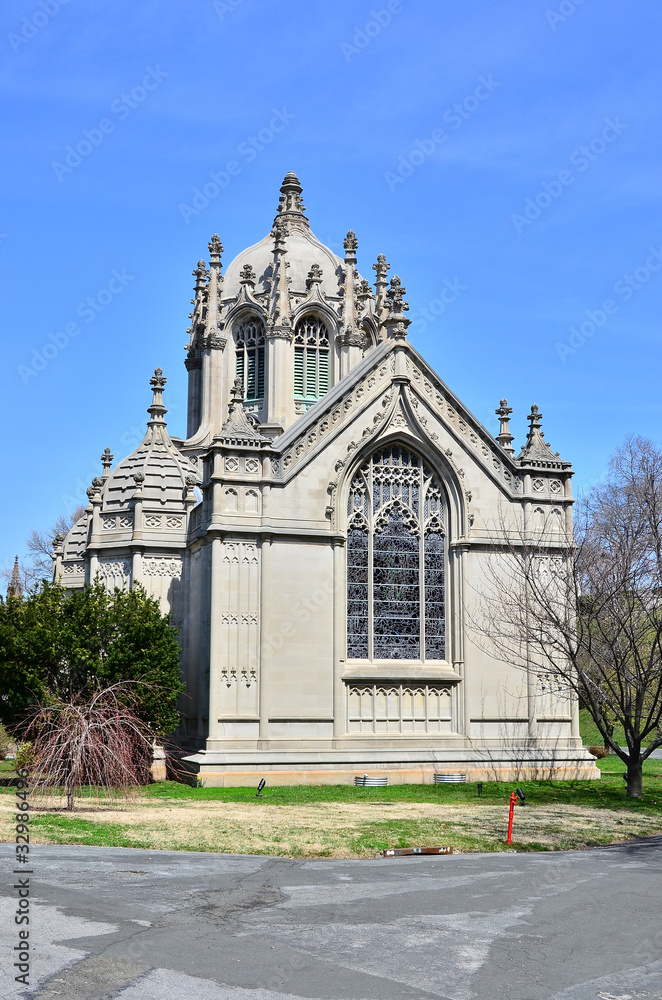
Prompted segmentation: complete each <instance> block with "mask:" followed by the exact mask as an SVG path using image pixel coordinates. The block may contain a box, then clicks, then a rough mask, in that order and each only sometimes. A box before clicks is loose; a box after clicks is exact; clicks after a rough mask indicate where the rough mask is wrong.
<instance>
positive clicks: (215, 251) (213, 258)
mask: <svg viewBox="0 0 662 1000" xmlns="http://www.w3.org/2000/svg"><path fill="white" fill-rule="evenodd" d="M207 246H208V247H209V263H210V264H211V265H212V266H213V265H219V264H220V263H221V254H222V253H223V244H222V243H221V241H220V239H219V238H218V233H214V235H213V236H212V238H211V239H210V241H209V243H208V244H207Z"/></svg>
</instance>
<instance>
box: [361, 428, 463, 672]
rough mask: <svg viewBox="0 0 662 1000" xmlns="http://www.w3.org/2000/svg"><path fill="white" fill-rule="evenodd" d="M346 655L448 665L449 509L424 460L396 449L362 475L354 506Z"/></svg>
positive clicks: (381, 453)
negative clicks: (446, 531) (446, 538)
mask: <svg viewBox="0 0 662 1000" xmlns="http://www.w3.org/2000/svg"><path fill="white" fill-rule="evenodd" d="M347 519H348V526H347V656H348V658H350V659H359V660H443V659H445V657H446V636H445V617H446V616H445V598H444V575H445V574H444V569H445V550H444V504H443V492H442V489H441V485H440V483H439V482H438V480H437V478H436V477H435V476H434V475H433V473H432V472H431V471H430V470H429V469H428V468H427V467H426V466H425V464H424V463H423V460H422V459H421V458H419V456H418V455H415V454H414V453H413V452H411V451H409V450H407V449H406V448H402V447H400V446H399V445H393V446H390V447H388V448H384V449H383V450H382V451H379V452H376V453H375V454H373V455H371V456H370V458H369V459H368V460H367V461H366V462H364V463H363V465H362V466H361V468H360V469H359V470H358V472H357V473H356V474H355V476H354V478H353V480H352V484H351V487H350V491H349V497H348V501H347Z"/></svg>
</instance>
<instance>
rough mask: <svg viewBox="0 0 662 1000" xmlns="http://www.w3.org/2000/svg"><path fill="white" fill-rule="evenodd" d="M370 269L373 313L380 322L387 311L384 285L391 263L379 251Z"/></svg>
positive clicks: (386, 283)
mask: <svg viewBox="0 0 662 1000" xmlns="http://www.w3.org/2000/svg"><path fill="white" fill-rule="evenodd" d="M372 269H373V271H374V272H375V293H376V294H375V315H376V317H377V322H378V323H381V322H382V320H383V319H384V318H385V315H386V312H387V308H386V286H387V285H388V281H387V278H386V272H387V271H389V270H390V269H391V265H390V264H388V263H387V261H386V257H385V256H384V254H383V253H380V254H379V256H378V257H377V263H376V264H373V265H372Z"/></svg>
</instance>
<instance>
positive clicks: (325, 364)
mask: <svg viewBox="0 0 662 1000" xmlns="http://www.w3.org/2000/svg"><path fill="white" fill-rule="evenodd" d="M328 391H329V331H328V329H327V327H326V325H325V323H323V322H322V320H321V319H319V318H318V317H317V316H312V315H310V316H304V317H303V319H300V320H299V322H298V323H297V325H296V329H295V331H294V398H295V400H297V401H299V402H303V405H304V409H307V408H308V407H309V406H312V405H313V403H316V402H317V400H318V399H321V398H322V396H323V395H324V394H325V393H326V392H328Z"/></svg>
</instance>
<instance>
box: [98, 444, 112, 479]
mask: <svg viewBox="0 0 662 1000" xmlns="http://www.w3.org/2000/svg"><path fill="white" fill-rule="evenodd" d="M114 458H115V456H114V455H111V453H110V448H104V450H103V453H102V455H101V464H102V465H103V478H104V479H108V476H109V475H110V467H111V465H112V464H113V459H114Z"/></svg>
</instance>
